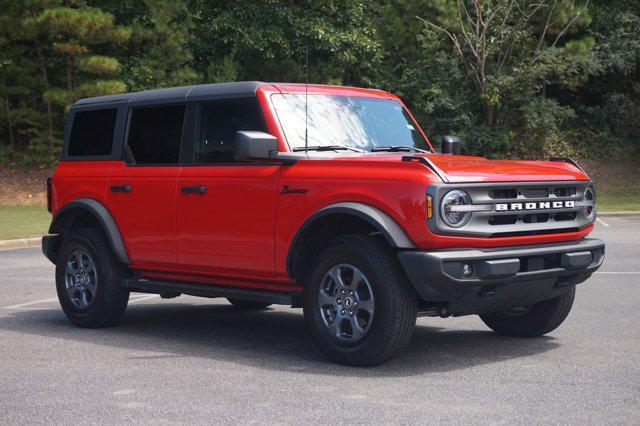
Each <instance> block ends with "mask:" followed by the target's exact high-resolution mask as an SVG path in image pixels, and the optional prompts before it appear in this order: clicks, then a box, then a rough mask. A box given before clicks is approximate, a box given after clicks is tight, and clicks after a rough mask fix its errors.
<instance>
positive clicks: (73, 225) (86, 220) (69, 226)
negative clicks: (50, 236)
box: [51, 207, 104, 236]
mask: <svg viewBox="0 0 640 426" xmlns="http://www.w3.org/2000/svg"><path fill="white" fill-rule="evenodd" d="M78 228H98V229H100V230H101V231H103V232H104V230H103V229H102V225H101V224H100V222H99V221H98V218H97V217H96V216H95V215H94V214H93V213H92V212H90V211H89V210H87V209H85V208H82V207H73V208H71V209H68V210H66V211H64V212H63V213H62V214H61V215H60V217H58V218H56V221H55V222H54V223H53V224H52V225H51V232H55V233H56V234H60V235H62V236H64V235H65V234H69V233H70V232H71V231H73V230H76V229H78Z"/></svg>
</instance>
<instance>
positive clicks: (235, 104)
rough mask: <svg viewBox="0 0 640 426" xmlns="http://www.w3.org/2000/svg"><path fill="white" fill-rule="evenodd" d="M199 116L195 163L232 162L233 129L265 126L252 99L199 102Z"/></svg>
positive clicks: (258, 129)
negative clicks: (200, 108) (200, 109)
mask: <svg viewBox="0 0 640 426" xmlns="http://www.w3.org/2000/svg"><path fill="white" fill-rule="evenodd" d="M200 116H201V119H200V132H199V137H198V141H197V144H196V149H195V158H196V162H197V163H231V162H234V161H235V160H234V158H233V146H234V141H235V135H236V132H238V131H240V130H256V131H262V132H264V131H265V130H266V129H265V125H264V121H263V119H262V116H261V114H260V109H259V106H258V102H257V100H256V99H243V100H235V101H221V102H218V103H214V104H206V105H203V106H202V112H201V115H200Z"/></svg>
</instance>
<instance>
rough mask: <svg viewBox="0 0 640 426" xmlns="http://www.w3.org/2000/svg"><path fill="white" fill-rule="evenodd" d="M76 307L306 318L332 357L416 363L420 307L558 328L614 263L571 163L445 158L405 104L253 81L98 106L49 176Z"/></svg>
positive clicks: (77, 127)
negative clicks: (186, 301) (179, 299)
mask: <svg viewBox="0 0 640 426" xmlns="http://www.w3.org/2000/svg"><path fill="white" fill-rule="evenodd" d="M48 202H49V209H50V211H51V212H52V214H53V220H52V223H51V227H50V229H49V233H50V234H51V235H49V236H46V237H44V238H43V241H42V248H43V252H44V254H45V255H46V257H47V258H48V259H49V260H51V261H52V262H53V263H55V265H56V287H57V292H58V296H59V298H60V303H61V305H62V309H63V310H64V312H65V314H66V315H67V317H68V318H69V320H71V322H72V323H74V324H76V325H78V326H81V327H104V326H109V325H114V324H115V323H116V322H117V321H118V319H119V318H120V317H121V316H122V314H123V312H124V310H125V308H126V306H127V301H128V299H129V293H130V292H144V293H155V294H160V295H161V296H162V297H164V298H170V297H176V296H179V295H180V294H189V295H195V296H204V297H223V298H227V299H229V301H230V302H231V303H232V304H233V305H234V306H235V307H236V308H238V309H264V308H265V307H267V306H269V305H270V304H283V305H290V306H293V307H303V308H304V317H305V320H306V323H307V324H308V327H309V330H310V332H311V334H312V336H313V339H314V340H315V342H316V343H317V345H318V346H319V348H320V349H321V350H322V351H323V352H324V353H325V354H326V355H327V356H328V357H329V358H331V359H332V360H334V361H336V362H340V363H345V364H351V365H375V364H378V363H381V362H383V361H385V360H387V359H389V358H390V357H392V356H394V355H396V354H398V353H399V352H401V351H402V350H403V349H404V348H405V346H406V345H407V343H408V342H409V340H410V338H411V335H412V332H413V329H414V326H415V322H416V317H417V316H418V315H422V316H425V315H426V316H441V317H448V316H460V315H472V314H477V315H480V318H482V320H483V321H484V322H485V323H486V324H487V325H488V326H489V327H490V328H491V329H493V330H495V331H496V332H497V333H500V334H504V335H509V336H526V337H532V336H540V335H543V334H545V333H548V332H550V331H552V330H554V329H555V328H556V327H558V326H559V325H560V324H561V323H562V321H564V319H565V318H566V317H567V315H568V313H569V310H570V309H571V306H572V303H573V299H574V295H575V285H576V284H578V283H581V282H583V281H584V280H586V279H587V278H588V277H589V276H590V275H591V274H592V273H593V272H594V271H595V270H596V269H598V267H599V266H600V265H601V264H602V261H603V258H604V243H603V242H602V241H601V240H598V239H591V238H587V236H588V235H589V233H590V232H591V231H592V230H593V222H594V219H595V214H596V211H595V192H594V187H593V182H591V181H590V180H589V177H588V176H587V175H586V174H585V172H584V171H583V170H581V169H580V168H579V167H578V166H577V165H576V164H575V163H574V162H572V161H571V160H568V159H561V158H556V159H551V160H550V161H518V162H516V161H493V160H491V161H490V160H487V159H484V158H480V157H469V156H461V155H460V142H459V140H457V139H456V138H454V137H444V138H443V143H442V147H441V150H440V151H436V150H435V149H434V147H433V146H432V144H431V143H430V141H429V139H428V138H427V136H426V135H425V134H424V133H423V131H422V130H421V128H420V126H419V125H418V123H416V121H415V120H414V118H413V116H412V115H411V113H410V112H409V111H408V109H407V108H406V107H405V105H404V104H403V103H402V101H401V100H400V99H398V98H397V97H396V96H394V95H392V94H389V93H386V92H383V91H380V90H370V89H358V88H348V87H337V86H319V85H312V86H308V87H306V86H305V85H298V84H279V83H273V84H271V83H258V82H239V83H224V84H207V85H199V86H190V87H175V88H169V89H162V90H152V91H146V92H139V93H127V94H120V95H111V96H101V97H97V98H91V99H82V100H79V101H78V102H76V103H75V105H74V106H73V107H72V108H71V110H70V113H69V119H68V124H67V128H66V136H65V139H64V147H63V153H62V159H61V162H60V163H59V164H58V166H57V169H56V171H55V173H54V175H53V177H52V179H50V181H49V183H48Z"/></svg>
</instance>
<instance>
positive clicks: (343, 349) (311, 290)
mask: <svg viewBox="0 0 640 426" xmlns="http://www.w3.org/2000/svg"><path fill="white" fill-rule="evenodd" d="M345 263H346V264H350V265H353V266H355V267H357V268H358V269H359V270H360V271H362V273H364V274H365V275H366V277H367V279H368V281H369V284H370V285H371V288H372V290H373V296H374V315H373V319H372V320H371V325H370V326H369V329H368V331H367V332H366V334H365V335H364V336H363V337H362V338H361V339H360V340H358V341H355V342H343V341H340V340H339V339H338V338H337V337H335V336H333V335H332V334H331V333H330V332H329V331H328V329H327V326H326V325H325V323H324V322H323V319H322V313H321V312H320V302H319V301H318V294H319V291H320V288H321V285H322V281H323V279H324V277H325V274H326V273H327V271H329V270H330V269H331V268H332V267H334V266H336V265H339V264H345ZM303 286H304V293H303V302H304V303H303V304H304V317H305V321H306V323H307V326H308V328H309V329H310V331H311V335H312V337H313V339H314V341H315V343H316V344H317V346H318V347H319V348H320V350H321V351H322V352H323V353H324V354H325V355H326V356H327V357H328V358H329V359H331V360H333V361H335V362H337V363H341V364H347V365H353V366H362V367H365V366H373V365H377V364H380V363H383V362H385V361H387V360H389V359H390V358H392V357H394V356H396V355H398V354H399V353H401V352H402V351H403V350H404V349H405V347H406V346H407V344H408V343H409V340H410V339H411V336H412V334H413V330H414V328H415V323H416V304H417V294H416V293H415V290H414V289H413V287H411V284H410V283H409V282H408V280H407V278H406V276H405V273H404V271H403V270H402V268H401V266H400V264H399V261H398V259H397V254H396V253H395V252H394V251H393V250H392V249H391V248H390V247H389V246H388V245H387V244H386V243H385V242H384V240H382V239H381V238H379V237H375V236H364V235H348V236H341V237H337V238H335V239H333V240H331V242H330V243H329V244H328V245H327V247H326V248H324V249H323V250H322V251H321V252H320V253H319V254H318V256H317V257H316V260H315V261H314V262H313V263H312V264H311V265H310V267H309V269H308V273H307V275H306V277H305V279H304V280H303Z"/></svg>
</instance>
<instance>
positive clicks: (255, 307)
mask: <svg viewBox="0 0 640 426" xmlns="http://www.w3.org/2000/svg"><path fill="white" fill-rule="evenodd" d="M227 300H228V301H229V303H231V304H232V305H233V307H234V308H236V309H239V310H241V311H262V310H264V309H267V308H268V307H269V306H271V303H264V302H253V301H251V300H242V299H231V298H227Z"/></svg>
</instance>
